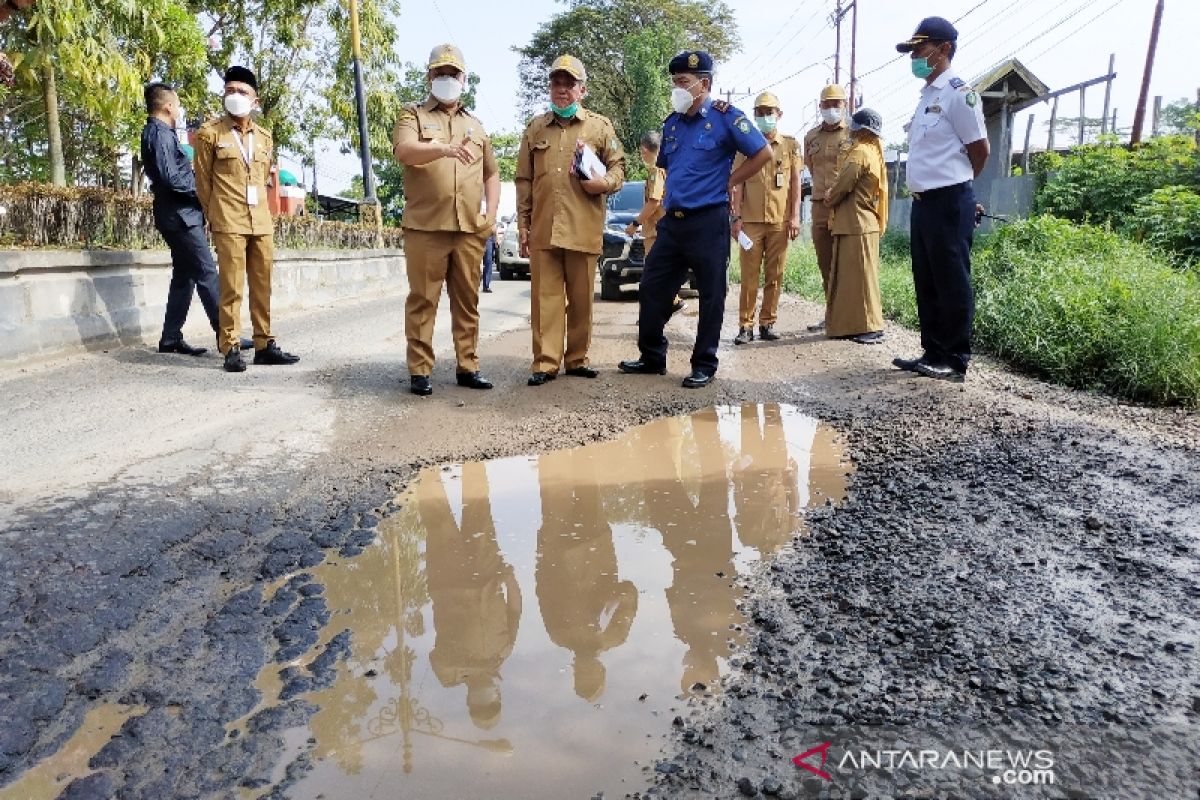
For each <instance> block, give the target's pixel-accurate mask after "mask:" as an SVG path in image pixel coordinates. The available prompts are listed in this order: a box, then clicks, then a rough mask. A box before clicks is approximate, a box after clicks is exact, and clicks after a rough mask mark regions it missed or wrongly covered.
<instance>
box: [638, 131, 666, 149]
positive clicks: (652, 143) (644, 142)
mask: <svg viewBox="0 0 1200 800" xmlns="http://www.w3.org/2000/svg"><path fill="white" fill-rule="evenodd" d="M638 145H640V146H641V147H644V148H646V149H647V150H649V151H651V152H654V153H657V152H658V148H659V147H660V146H661V145H662V134H660V133H659V132H658V131H646V132H645V133H643V134H642V138H641V139H639V140H638Z"/></svg>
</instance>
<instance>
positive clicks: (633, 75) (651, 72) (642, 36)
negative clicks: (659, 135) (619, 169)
mask: <svg viewBox="0 0 1200 800" xmlns="http://www.w3.org/2000/svg"><path fill="white" fill-rule="evenodd" d="M682 40H683V32H682V30H681V29H680V27H679V26H678V25H657V26H650V27H646V28H642V29H641V30H639V31H634V32H632V33H630V34H629V35H628V36H627V37H626V38H625V51H624V63H625V75H626V76H627V77H628V79H629V86H630V88H631V89H632V95H633V96H632V98H631V99H630V103H629V105H628V106H627V107H626V108H627V111H626V112H625V115H624V116H625V119H624V120H621V122H622V123H623V124H619V125H618V122H617V121H614V123H613V125H614V127H617V130H618V135H620V132H621V131H622V130H624V131H626V134H625V138H624V139H623V140H622V141H623V142H624V144H625V151H626V152H627V153H629V154H630V155H631V156H632V154H634V153H637V147H638V141H639V140H640V139H641V137H642V134H644V133H646V132H647V131H657V130H660V129H661V128H662V121H663V119H665V118H666V116H667V113H668V112H669V111H670V108H669V103H668V98H669V97H670V93H671V79H670V75H669V74H668V73H667V64H668V63H669V62H670V61H671V58H672V57H673V56H674V55H675V54H676V53H677V52H679V50H680V47H679V42H680V41H682ZM618 119H619V118H618ZM626 171H627V172H628V174H629V176H630V177H644V176H643V175H642V173H643V172H644V167H643V166H642V162H641V160H640V159H637V158H632V157H631V158H629V159H627V161H626Z"/></svg>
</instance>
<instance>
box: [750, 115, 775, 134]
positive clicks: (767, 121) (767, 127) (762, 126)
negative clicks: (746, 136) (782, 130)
mask: <svg viewBox="0 0 1200 800" xmlns="http://www.w3.org/2000/svg"><path fill="white" fill-rule="evenodd" d="M776 123H777V120H776V119H775V116H774V115H771V116H769V117H755V118H754V124H755V125H757V126H758V129H759V130H760V131H762V132H763V133H770V132H771V131H773V130H775V125H776Z"/></svg>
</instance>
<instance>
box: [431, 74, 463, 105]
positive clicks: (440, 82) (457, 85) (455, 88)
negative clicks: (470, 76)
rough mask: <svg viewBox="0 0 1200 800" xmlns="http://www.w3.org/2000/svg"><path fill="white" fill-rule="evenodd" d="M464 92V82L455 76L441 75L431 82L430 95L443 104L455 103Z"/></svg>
mask: <svg viewBox="0 0 1200 800" xmlns="http://www.w3.org/2000/svg"><path fill="white" fill-rule="evenodd" d="M462 91H463V85H462V81H460V80H459V79H458V78H456V77H454V76H453V75H439V76H437V77H436V78H434V79H433V80H432V81H430V82H429V93H430V94H431V95H433V96H434V98H436V99H437V100H439V101H441V102H443V103H453V102H454V101H455V100H457V99H458V98H459V97H461V96H462Z"/></svg>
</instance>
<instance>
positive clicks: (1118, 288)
mask: <svg viewBox="0 0 1200 800" xmlns="http://www.w3.org/2000/svg"><path fill="white" fill-rule="evenodd" d="M880 262H881V263H880V274H879V282H880V289H881V292H882V294H883V310H884V314H885V315H886V316H887V317H888V318H889V319H891V320H894V321H896V322H898V323H900V324H902V325H904V326H906V327H910V328H915V327H917V310H916V301H915V298H914V295H913V283H912V272H911V266H910V261H909V254H908V238H907V237H906V236H904V235H903V234H897V233H888V234H887V235H886V236H884V238H883V241H882V243H881V244H880ZM737 264H738V260H737V255H736V253H735V254H734V256H733V258H732V260H731V270H730V272H731V276H732V277H733V279H734V280H735V281H736V280H738V279H739V277H740V276H739V274H738V272H739V271H738V269H737ZM972 267H973V271H974V276H975V292H976V303H977V312H976V317H975V339H976V343H977V345H978V347H979V349H981V350H984V351H987V352H990V353H992V354H993V355H996V356H998V357H1000V358H1002V359H1004V360H1005V361H1007V362H1009V363H1010V364H1013V365H1014V366H1017V367H1019V368H1021V369H1023V370H1026V371H1028V372H1031V373H1033V374H1035V375H1039V376H1042V377H1045V378H1048V379H1049V380H1052V381H1055V382H1057V383H1061V384H1063V385H1066V386H1071V387H1075V388H1084V389H1100V390H1103V391H1106V392H1109V393H1111V394H1114V395H1116V396H1118V397H1123V398H1127V399H1130V400H1137V401H1141V402H1149V403H1156V404H1162V405H1184V406H1191V407H1196V406H1198V405H1200V272H1197V271H1196V270H1180V269H1175V268H1172V266H1171V263H1170V261H1169V260H1168V259H1167V258H1166V257H1164V256H1162V255H1161V254H1159V253H1158V252H1156V251H1155V250H1154V249H1153V248H1151V247H1147V246H1145V245H1142V244H1140V243H1137V242H1133V241H1131V240H1129V239H1127V238H1124V237H1122V236H1120V235H1118V234H1116V233H1113V232H1111V231H1109V230H1106V229H1102V228H1095V227H1091V226H1084V225H1075V224H1073V223H1071V222H1068V221H1066V220H1061V219H1056V218H1054V217H1048V216H1047V217H1037V218H1034V219H1030V220H1024V221H1021V222H1017V223H1014V224H1012V225H1007V226H1004V227H1003V228H1001V229H1000V230H998V231H997V232H996V233H994V234H992V235H990V236H987V237H979V238H978V239H977V240H976V245H975V252H974V255H973V259H972ZM783 283H784V290H785V291H788V292H792V293H795V294H798V295H800V296H802V297H805V298H807V299H809V300H813V301H815V302H818V303H820V302H824V296H823V292H822V288H821V275H820V272H819V271H818V270H817V264H816V256H815V254H814V253H813V249H812V243H811V242H809V241H805V240H797V241H796V242H794V243H793V244H792V245H791V247H790V248H789V249H788V260H787V266H786V268H785V272H784V281H783Z"/></svg>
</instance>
